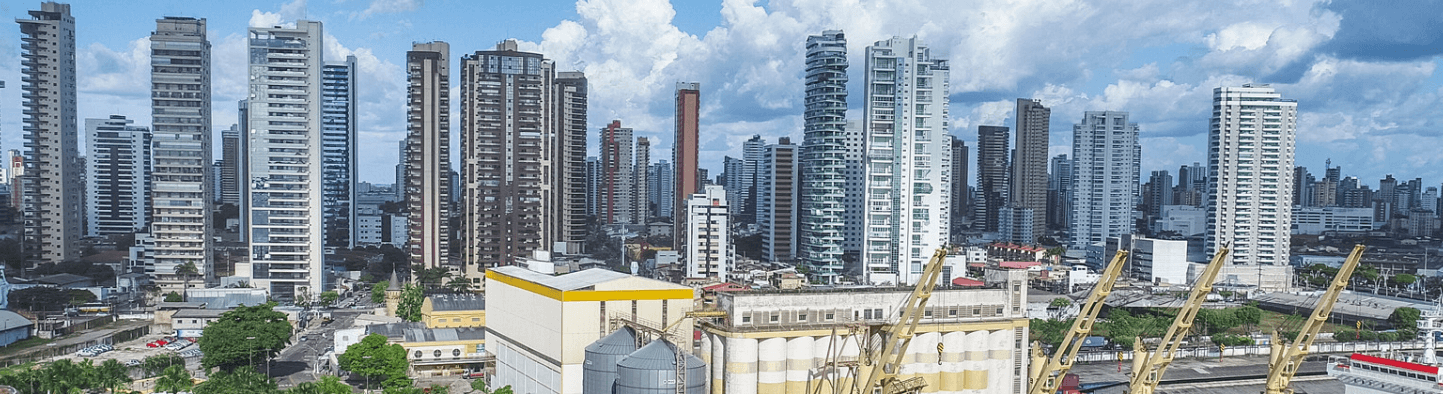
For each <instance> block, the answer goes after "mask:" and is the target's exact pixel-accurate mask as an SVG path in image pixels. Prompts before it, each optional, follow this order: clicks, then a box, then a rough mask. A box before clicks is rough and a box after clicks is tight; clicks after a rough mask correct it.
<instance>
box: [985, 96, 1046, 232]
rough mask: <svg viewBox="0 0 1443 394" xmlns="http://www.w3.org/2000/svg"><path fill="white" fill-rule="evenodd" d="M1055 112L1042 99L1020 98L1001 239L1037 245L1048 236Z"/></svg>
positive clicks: (1001, 222)
mask: <svg viewBox="0 0 1443 394" xmlns="http://www.w3.org/2000/svg"><path fill="white" fill-rule="evenodd" d="M1051 115H1052V109H1050V108H1047V107H1044V106H1042V101H1041V100H1032V99H1022V98H1020V99H1017V110H1016V112H1014V116H1015V117H1016V118H1017V128H1016V129H1015V131H1016V132H1017V135H1016V137H1017V138H1016V143H1015V144H1014V145H1013V152H1012V179H1011V183H1010V184H1009V185H1008V187H1009V189H1010V191H1009V192H1008V193H1007V196H1008V201H1007V209H1005V211H1007V212H1003V215H1001V216H1008V217H1009V218H1010V220H1001V218H1000V217H999V219H998V222H999V226H1000V227H999V229H998V231H1000V232H1002V234H1001V235H1002V238H1003V239H1006V240H1009V241H1012V242H1017V243H1024V244H1033V243H1036V242H1037V238H1038V237H1042V236H1044V235H1046V234H1047V221H1046V216H1047V156H1048V151H1047V149H1048V145H1047V141H1048V130H1049V128H1048V127H1049V124H1050V121H1049V120H1050V117H1051Z"/></svg>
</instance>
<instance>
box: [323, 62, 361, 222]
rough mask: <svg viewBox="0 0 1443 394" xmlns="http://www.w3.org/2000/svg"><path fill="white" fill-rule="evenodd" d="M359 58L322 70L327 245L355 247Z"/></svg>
mask: <svg viewBox="0 0 1443 394" xmlns="http://www.w3.org/2000/svg"><path fill="white" fill-rule="evenodd" d="M359 72H360V70H358V69H356V57H355V56H347V57H346V60H345V61H343V62H340V63H331V64H326V65H325V66H322V67H321V182H322V185H321V220H322V223H324V224H323V226H324V227H325V237H326V246H340V247H348V248H353V247H355V246H356V237H357V230H358V229H359V228H360V226H357V225H355V224H356V122H357V120H358V119H359V118H360V113H358V112H356V104H358V102H357V101H356V74H357V73H359Z"/></svg>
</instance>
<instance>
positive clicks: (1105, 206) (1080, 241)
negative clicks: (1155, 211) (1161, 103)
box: [1068, 111, 1172, 249]
mask: <svg viewBox="0 0 1443 394" xmlns="http://www.w3.org/2000/svg"><path fill="white" fill-rule="evenodd" d="M1072 162H1073V166H1074V167H1073V169H1072V170H1073V173H1074V174H1075V175H1074V176H1072V187H1071V190H1070V193H1071V195H1072V201H1071V205H1072V213H1071V215H1068V216H1070V218H1069V219H1070V220H1071V222H1072V223H1071V224H1072V226H1071V231H1069V232H1068V233H1069V235H1070V236H1071V239H1072V242H1070V244H1071V246H1072V248H1074V249H1086V248H1087V247H1088V246H1091V245H1093V244H1096V243H1102V242H1103V241H1105V240H1107V239H1108V238H1110V237H1120V236H1123V235H1130V234H1133V233H1135V232H1136V230H1137V224H1136V222H1135V221H1134V220H1133V218H1132V212H1133V210H1134V209H1135V204H1136V203H1137V197H1138V184H1137V182H1138V176H1139V172H1140V171H1141V170H1142V145H1140V144H1138V128H1137V123H1129V122H1128V117H1127V112H1119V111H1087V112H1083V114H1082V121H1081V122H1078V123H1077V124H1075V125H1073V126H1072ZM1162 184H1163V185H1166V186H1171V185H1172V181H1171V180H1168V181H1165V182H1162ZM1162 190H1167V189H1166V188H1164V189H1162ZM1164 194H1166V193H1164ZM1158 216H1159V217H1161V215H1158Z"/></svg>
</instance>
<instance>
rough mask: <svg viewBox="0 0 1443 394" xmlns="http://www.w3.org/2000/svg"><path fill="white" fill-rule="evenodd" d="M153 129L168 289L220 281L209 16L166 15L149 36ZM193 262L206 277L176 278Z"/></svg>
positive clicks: (158, 223)
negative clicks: (178, 269)
mask: <svg viewBox="0 0 1443 394" xmlns="http://www.w3.org/2000/svg"><path fill="white" fill-rule="evenodd" d="M150 53H151V59H150V60H151V64H152V67H151V73H150V79H151V97H153V98H152V99H151V123H152V130H151V133H152V135H153V136H154V137H153V139H154V141H153V144H154V147H153V151H152V152H153V154H154V158H153V163H154V164H153V168H152V175H151V178H152V179H153V180H154V187H153V189H152V190H153V191H152V193H151V194H152V196H153V197H151V205H152V206H153V207H154V214H153V215H151V217H152V221H153V222H154V224H153V225H152V226H151V230H150V234H151V236H152V237H154V238H155V271H156V273H158V274H160V275H159V277H158V278H156V279H157V282H158V283H159V284H160V285H161V287H162V288H165V289H167V290H171V289H174V288H175V286H177V285H179V286H185V285H195V286H204V285H205V284H210V283H216V275H215V271H216V270H215V269H214V259H213V256H212V255H213V253H212V252H211V250H212V248H213V247H214V244H215V239H214V238H213V237H212V233H213V232H214V226H212V223H211V222H212V220H213V215H214V209H212V206H211V205H212V204H213V202H214V201H215V196H214V195H213V194H212V193H213V191H212V190H211V188H210V187H209V185H211V184H212V182H215V179H214V178H212V176H213V174H212V173H211V172H210V171H209V169H210V168H209V167H210V165H211V162H212V159H211V155H212V152H211V138H212V136H211V110H210V107H211V95H210V41H209V39H207V38H206V23H205V19H195V18H186V17H165V18H162V19H159V20H156V21H155V33H154V34H151V36H150ZM181 265H186V266H194V268H195V269H196V271H197V272H200V273H201V275H202V276H204V277H205V278H204V279H205V280H204V281H203V282H200V283H196V282H191V281H186V280H184V279H185V278H178V277H177V276H176V275H174V274H175V268H176V267H178V266H181Z"/></svg>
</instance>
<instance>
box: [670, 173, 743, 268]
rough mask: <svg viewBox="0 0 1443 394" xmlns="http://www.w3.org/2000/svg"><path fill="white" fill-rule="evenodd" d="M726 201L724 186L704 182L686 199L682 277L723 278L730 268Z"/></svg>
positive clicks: (728, 210)
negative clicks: (700, 187) (684, 274)
mask: <svg viewBox="0 0 1443 394" xmlns="http://www.w3.org/2000/svg"><path fill="white" fill-rule="evenodd" d="M729 203H730V202H729V201H727V197H726V188H724V187H722V186H719V185H707V186H706V187H704V188H703V190H702V192H700V193H696V194H692V195H691V197H690V198H688V199H687V200H686V216H685V218H686V222H685V223H683V225H684V226H686V235H687V238H686V243H684V244H682V248H681V250H682V251H683V253H684V254H685V255H684V257H685V259H686V261H685V264H686V277H688V278H719V279H721V280H723V281H725V280H727V279H726V278H727V272H729V271H730V270H731V255H730V252H731V222H730V221H729V219H730V217H731V215H730V206H729V205H728V204H729Z"/></svg>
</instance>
